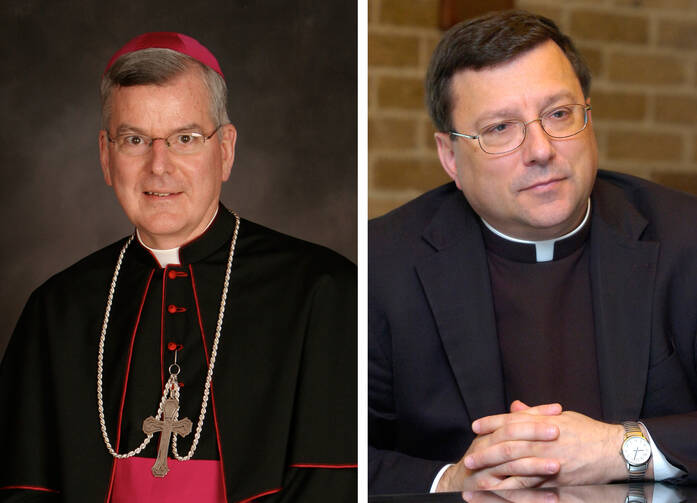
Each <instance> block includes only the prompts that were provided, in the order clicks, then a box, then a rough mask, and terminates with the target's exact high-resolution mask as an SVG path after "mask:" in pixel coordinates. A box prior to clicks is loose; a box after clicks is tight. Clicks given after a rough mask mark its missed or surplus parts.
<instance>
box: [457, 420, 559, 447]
mask: <svg viewBox="0 0 697 503" xmlns="http://www.w3.org/2000/svg"><path fill="white" fill-rule="evenodd" d="M557 438H559V427H558V426H557V425H556V424H550V423H542V422H535V421H530V422H527V423H508V424H505V425H503V426H502V427H501V428H499V429H498V430H496V431H494V432H493V433H488V434H486V435H480V436H478V437H477V442H476V443H473V444H472V448H471V449H470V452H469V453H468V454H473V453H476V452H481V451H483V450H485V449H488V448H490V447H491V446H493V445H496V444H500V443H503V442H511V441H517V440H527V441H530V442H549V441H552V440H556V439H557Z"/></svg>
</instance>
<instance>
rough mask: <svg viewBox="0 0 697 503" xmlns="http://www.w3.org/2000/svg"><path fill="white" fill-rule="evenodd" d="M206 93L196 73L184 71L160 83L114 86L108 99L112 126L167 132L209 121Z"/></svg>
mask: <svg viewBox="0 0 697 503" xmlns="http://www.w3.org/2000/svg"><path fill="white" fill-rule="evenodd" d="M209 101H210V100H209V94H208V89H207V87H206V85H205V83H204V82H203V79H202V78H201V76H200V74H199V73H198V72H196V71H187V72H185V73H182V74H181V75H178V76H176V77H175V78H173V79H172V80H170V81H168V82H166V83H164V84H146V85H136V86H128V87H117V88H115V89H114V91H113V93H112V96H111V119H110V125H111V126H112V127H121V126H123V125H129V126H133V127H138V128H150V129H158V130H167V129H170V128H176V127H179V126H181V124H182V123H185V124H190V123H198V124H203V123H204V122H206V121H208V122H210V120H209V116H210V114H209V110H210V107H209Z"/></svg>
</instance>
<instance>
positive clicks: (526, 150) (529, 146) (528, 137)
mask: <svg viewBox="0 0 697 503" xmlns="http://www.w3.org/2000/svg"><path fill="white" fill-rule="evenodd" d="M535 123H537V124H535ZM522 149H523V161H524V162H525V164H526V165H530V166H534V165H540V166H545V165H546V164H547V163H548V162H549V161H550V159H552V158H553V157H554V145H553V144H552V138H551V137H550V136H549V135H548V134H547V133H546V132H545V130H544V129H543V128H542V120H541V119H539V118H538V119H534V120H531V121H530V122H527V123H526V124H525V140H523V145H522Z"/></svg>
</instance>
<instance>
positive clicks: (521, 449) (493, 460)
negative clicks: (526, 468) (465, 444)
mask: <svg viewBox="0 0 697 503" xmlns="http://www.w3.org/2000/svg"><path fill="white" fill-rule="evenodd" d="M538 447H539V442H538V441H527V440H511V441H506V442H500V443H497V444H493V445H490V446H489V447H486V448H484V449H481V450H475V451H473V452H470V453H468V454H467V455H466V456H465V458H464V459H463V463H464V465H465V467H466V468H467V469H469V470H481V469H482V468H490V467H494V466H499V465H503V464H504V463H509V462H511V461H515V460H519V459H524V458H525V459H544V458H536V457H534V456H535V455H536V453H537V452H538V450H539V449H538ZM545 473H547V471H543V472H541V474H545ZM503 474H504V475H518V474H517V473H515V472H513V473H503ZM522 475H526V474H525V473H523V474H522ZM529 475H532V474H529Z"/></svg>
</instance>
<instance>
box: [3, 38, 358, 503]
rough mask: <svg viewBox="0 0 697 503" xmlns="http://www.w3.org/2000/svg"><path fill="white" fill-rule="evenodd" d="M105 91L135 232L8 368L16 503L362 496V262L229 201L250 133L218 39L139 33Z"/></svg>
mask: <svg viewBox="0 0 697 503" xmlns="http://www.w3.org/2000/svg"><path fill="white" fill-rule="evenodd" d="M101 92H102V105H103V130H102V131H101V133H100V136H99V149H100V160H101V164H102V169H103V172H104V178H105V180H106V182H107V184H109V185H111V186H112V187H113V188H114V191H115V193H116V197H117V198H118V200H119V202H120V204H121V206H122V207H123V209H124V211H125V213H126V215H127V216H128V218H129V219H130V220H131V221H132V222H133V224H134V225H135V232H134V234H133V235H132V236H130V237H128V238H125V239H123V240H121V241H119V242H117V243H114V244H113V245H111V246H108V247H106V248H104V249H102V250H100V251H98V252H96V253H94V254H92V255H90V256H88V257H86V258H85V259H83V260H81V261H80V262H78V263H77V264H75V265H73V266H72V267H70V268H68V269H66V270H65V271H63V272H60V273H58V274H56V275H55V276H53V277H52V278H51V279H49V280H48V281H47V282H46V283H45V284H44V285H42V286H41V287H40V288H38V289H37V290H36V291H35V292H34V293H33V294H32V296H31V298H30V299H29V301H28V303H27V305H26V307H25V309H24V311H23V313H22V315H21V318H20V320H19V322H18V324H17V328H16V330H15V332H14V334H13V336H12V338H11V340H10V343H9V345H8V348H7V352H6V354H5V357H4V359H3V361H2V365H1V366H0V411H2V412H1V413H0V431H2V435H0V452H2V453H3V459H4V460H5V462H3V468H2V470H0V500H2V501H44V500H45V501H70V502H74V501H75V502H79V501H85V502H95V501H107V502H123V501H129V502H152V501H168V502H177V501H179V502H191V501H196V502H208V503H213V502H216V503H219V502H230V503H232V502H240V501H245V502H248V501H260V502H262V501H263V502H266V501H268V502H276V501H278V502H281V501H283V502H291V501H310V502H311V501H325V500H327V499H331V500H337V501H346V502H349V501H355V498H356V469H355V468H356V419H355V418H356V413H355V410H356V409H355V407H356V384H355V383H356V379H355V355H356V348H355V339H356V274H355V266H354V265H353V264H351V263H350V262H349V261H348V260H346V259H344V258H343V257H341V256H339V255H337V254H335V253H333V252H331V251H329V250H327V249H324V248H322V247H320V246H317V245H313V244H310V243H306V242H303V241H300V240H297V239H294V238H291V237H288V236H285V235H282V234H279V233H277V232H274V231H272V230H269V229H266V228H263V227H261V226H259V225H256V224H254V223H252V222H250V221H247V220H244V219H242V218H240V217H239V216H238V215H237V214H236V213H234V212H232V211H230V210H229V209H227V208H226V207H224V206H223V205H222V204H220V202H219V196H220V190H221V184H222V182H224V181H225V180H227V179H228V177H229V176H230V170H231V167H232V163H233V157H234V146H235V128H234V127H233V126H232V125H231V124H230V121H229V119H228V117H227V112H226V93H227V91H226V85H225V80H224V78H223V73H222V70H221V69H220V67H219V65H218V62H217V61H216V59H215V57H214V56H213V55H212V54H211V53H210V52H209V51H208V50H207V49H206V48H205V47H204V46H202V45H201V44H200V43H199V42H197V41H196V40H194V39H192V38H190V37H188V36H185V35H181V34H176V33H162V32H160V33H148V34H144V35H141V36H139V37H136V38H135V39H133V40H132V41H130V42H129V43H128V44H126V46H124V47H123V48H122V49H121V50H120V51H119V52H117V53H116V54H115V55H114V57H113V58H112V60H111V61H110V62H109V64H108V66H107V70H106V72H105V74H104V77H103V80H102V87H101Z"/></svg>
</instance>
